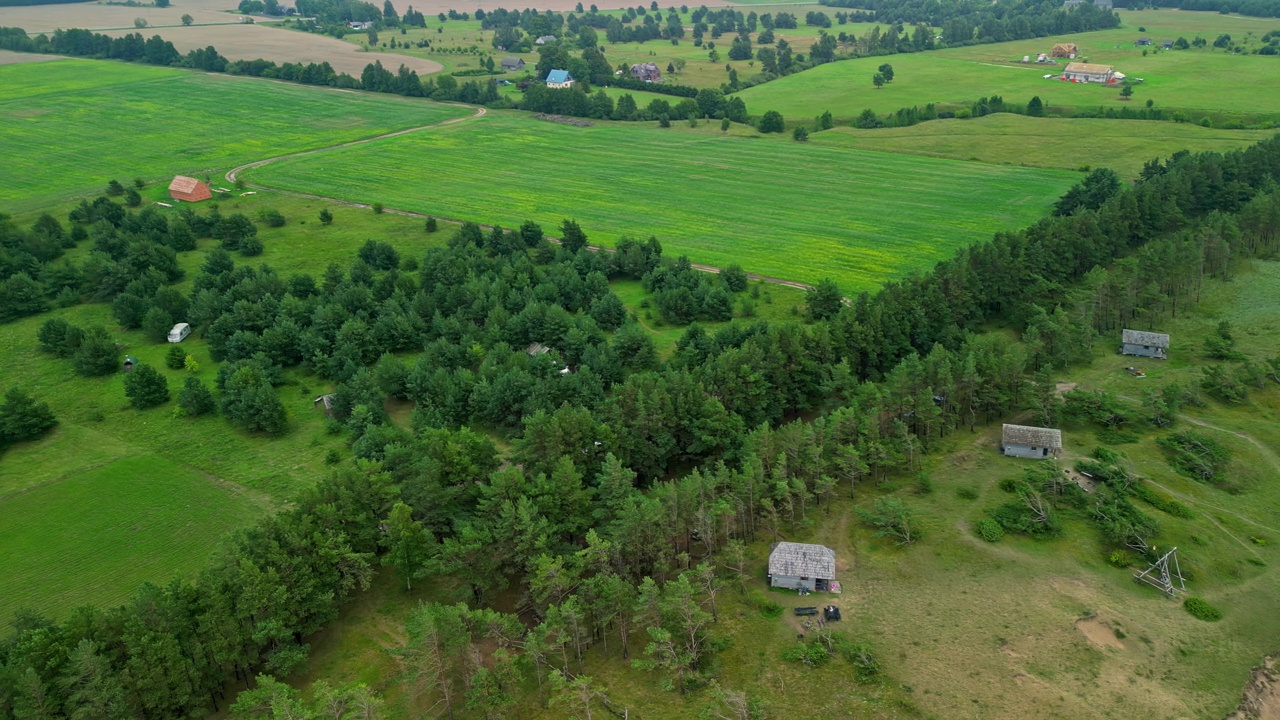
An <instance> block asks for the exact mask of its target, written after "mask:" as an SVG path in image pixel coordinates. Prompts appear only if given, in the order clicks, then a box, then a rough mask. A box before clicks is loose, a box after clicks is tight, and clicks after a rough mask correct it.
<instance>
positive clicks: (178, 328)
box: [169, 323, 191, 343]
mask: <svg viewBox="0 0 1280 720" xmlns="http://www.w3.org/2000/svg"><path fill="white" fill-rule="evenodd" d="M190 334H191V326H190V325H188V324H187V323H178V324H177V325H174V326H173V329H172V330H170V331H169V342H171V343H180V342H182V341H183V340H186V339H187V336H188V335H190Z"/></svg>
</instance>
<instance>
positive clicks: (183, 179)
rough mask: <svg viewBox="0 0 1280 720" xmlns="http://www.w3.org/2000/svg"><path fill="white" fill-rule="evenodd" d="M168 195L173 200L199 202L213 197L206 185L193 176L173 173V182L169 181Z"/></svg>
mask: <svg viewBox="0 0 1280 720" xmlns="http://www.w3.org/2000/svg"><path fill="white" fill-rule="evenodd" d="M169 196H170V197H172V198H173V199H174V200H186V201H187V202H200V201H201V200H208V199H209V198H211V197H213V193H212V192H210V191H209V186H208V185H205V184H204V183H202V182H200V181H199V180H197V179H195V178H193V177H187V176H186V175H175V176H174V178H173V182H171V183H169Z"/></svg>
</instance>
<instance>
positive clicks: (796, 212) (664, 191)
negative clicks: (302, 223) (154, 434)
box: [245, 113, 1079, 290]
mask: <svg viewBox="0 0 1280 720" xmlns="http://www.w3.org/2000/svg"><path fill="white" fill-rule="evenodd" d="M705 129H706V130H707V132H704V133H698V132H672V131H669V130H661V129H659V128H656V127H654V126H649V125H645V126H640V125H636V124H629V125H628V124H622V123H600V124H598V125H596V126H595V127H591V128H574V127H568V126H564V125H558V124H555V123H548V122H539V121H533V120H529V119H528V118H526V117H524V116H520V115H516V114H506V113H502V114H498V113H490V114H489V116H487V117H485V118H481V119H477V120H475V121H468V122H464V123H458V124H455V125H450V126H445V127H441V128H439V129H435V130H430V131H424V132H421V133H414V134H412V135H405V136H401V137H397V138H392V139H389V140H386V141H378V142H376V143H371V144H368V145H363V146H360V147H358V148H349V149H338V150H333V151H326V152H322V153H317V154H314V155H308V156H306V157H300V158H295V159H290V160H284V161H281V162H278V163H273V164H271V165H267V166H264V167H262V168H255V169H253V170H250V171H248V172H247V173H246V174H245V178H246V179H247V180H248V181H249V182H251V183H261V184H263V185H266V186H268V187H282V188H285V189H288V190H296V191H302V192H311V193H317V194H321V195H326V196H330V197H338V198H342V199H345V200H353V201H359V202H365V203H371V202H375V201H377V202H383V203H385V204H386V205H387V206H388V207H395V208H400V209H406V210H415V211H418V212H424V213H432V214H436V215H440V216H444V217H453V218H461V219H468V220H476V221H479V222H491V223H499V224H502V225H504V226H507V227H513V226H516V225H519V224H520V222H522V221H523V220H526V219H531V220H535V221H537V222H540V223H542V224H543V225H544V226H555V225H558V224H559V223H560V221H561V220H562V219H564V218H574V219H577V220H578V221H579V222H580V223H581V224H582V226H583V228H584V229H585V230H586V231H587V234H588V235H589V236H591V238H592V241H593V242H605V243H606V244H609V245H612V244H613V243H614V241H615V240H616V239H617V238H618V237H620V236H623V235H628V234H630V235H635V236H640V237H647V236H649V235H654V236H656V237H657V238H658V239H659V240H660V241H661V242H662V243H663V246H664V248H665V249H666V252H667V254H669V255H679V254H687V255H689V256H690V257H691V258H692V259H693V260H694V261H695V262H702V263H708V264H712V265H720V266H724V265H728V264H731V263H738V264H740V265H742V266H743V267H744V268H745V269H746V270H747V271H748V272H756V273H760V274H763V275H769V276H773V277H783V278H786V279H789V280H801V281H806V282H817V281H818V280H821V279H822V278H824V277H831V278H834V279H836V280H837V281H838V282H840V283H841V284H842V286H843V287H844V289H846V290H869V289H872V288H874V287H876V286H877V285H879V284H880V283H882V282H884V281H885V280H887V279H890V278H894V277H900V276H901V275H903V274H904V273H907V272H909V271H911V270H914V269H922V268H926V267H929V266H931V265H933V263H935V262H937V261H938V260H939V259H942V258H945V257H948V256H949V255H950V254H951V253H952V252H953V251H954V250H955V248H957V247H959V246H961V245H966V244H968V243H971V242H974V241H975V240H979V239H983V238H987V237H990V236H991V234H992V233H993V232H995V231H997V230H1002V229H1013V228H1017V227H1021V226H1023V225H1026V224H1028V223H1029V222H1031V221H1033V220H1034V219H1035V218H1037V217H1039V216H1040V215H1041V214H1043V212H1044V211H1045V209H1046V208H1048V207H1049V205H1050V204H1052V202H1053V201H1054V200H1055V199H1056V198H1057V197H1058V196H1059V195H1061V194H1062V192H1064V191H1065V190H1066V189H1067V188H1068V187H1070V185H1071V184H1072V183H1074V182H1076V181H1077V180H1078V178H1079V176H1078V175H1076V174H1074V173H1067V172H1061V171H1052V170H1034V169H1027V168H1010V167H1002V166H997V165H986V164H978V163H965V162H956V161H947V160H936V159H932V158H921V157H904V156H897V155H888V154H885V153H869V152H861V151H857V150H846V149H842V148H827V147H819V146H816V145H803V144H798V143H793V142H791V141H790V140H781V139H779V140H776V141H775V140H769V139H744V138H724V137H720V136H719V127H718V126H717V127H716V128H705ZM369 168H377V171H376V172H370V171H369V170H368V169H369ZM411 178H418V179H419V180H418V181H414V180H411ZM975 198H981V201H980V202H976V201H975Z"/></svg>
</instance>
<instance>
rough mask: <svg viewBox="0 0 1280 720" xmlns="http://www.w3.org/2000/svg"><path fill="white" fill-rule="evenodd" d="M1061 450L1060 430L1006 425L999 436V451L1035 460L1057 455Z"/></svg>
mask: <svg viewBox="0 0 1280 720" xmlns="http://www.w3.org/2000/svg"><path fill="white" fill-rule="evenodd" d="M1061 450H1062V431H1061V430H1055V429H1054V428H1042V427H1032V426H1029V425H1008V424H1006V425H1005V426H1004V431H1003V433H1002V434H1001V437H1000V453H1001V454H1002V455H1009V456H1011V457H1022V458H1034V459H1037V460H1040V459H1044V458H1048V457H1057V455H1058V452H1059V451H1061Z"/></svg>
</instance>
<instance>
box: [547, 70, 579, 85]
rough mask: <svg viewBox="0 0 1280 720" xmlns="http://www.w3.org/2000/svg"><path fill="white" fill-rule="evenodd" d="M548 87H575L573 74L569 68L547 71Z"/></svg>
mask: <svg viewBox="0 0 1280 720" xmlns="http://www.w3.org/2000/svg"><path fill="white" fill-rule="evenodd" d="M547 87H549V88H571V87H573V76H572V75H570V74H569V71H568V70H552V71H551V72H549V73H547Z"/></svg>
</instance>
